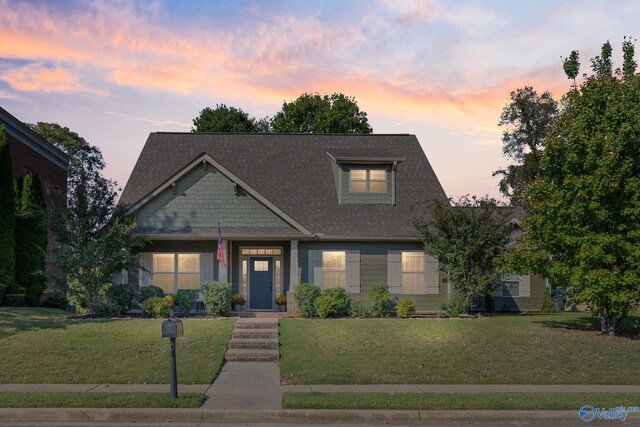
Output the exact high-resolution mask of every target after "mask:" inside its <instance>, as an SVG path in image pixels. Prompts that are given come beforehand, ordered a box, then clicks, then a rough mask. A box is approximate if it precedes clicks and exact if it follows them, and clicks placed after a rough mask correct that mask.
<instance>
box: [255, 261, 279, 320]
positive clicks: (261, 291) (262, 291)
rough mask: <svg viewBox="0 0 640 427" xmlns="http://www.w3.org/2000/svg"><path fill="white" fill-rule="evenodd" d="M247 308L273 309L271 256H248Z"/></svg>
mask: <svg viewBox="0 0 640 427" xmlns="http://www.w3.org/2000/svg"><path fill="white" fill-rule="evenodd" d="M249 266H250V267H249V309H251V310H272V309H273V298H274V297H273V258H270V257H251V258H249Z"/></svg>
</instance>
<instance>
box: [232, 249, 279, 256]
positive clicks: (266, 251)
mask: <svg viewBox="0 0 640 427" xmlns="http://www.w3.org/2000/svg"><path fill="white" fill-rule="evenodd" d="M241 254H242V255H276V256H280V255H282V249H278V248H268V249H242V250H241Z"/></svg>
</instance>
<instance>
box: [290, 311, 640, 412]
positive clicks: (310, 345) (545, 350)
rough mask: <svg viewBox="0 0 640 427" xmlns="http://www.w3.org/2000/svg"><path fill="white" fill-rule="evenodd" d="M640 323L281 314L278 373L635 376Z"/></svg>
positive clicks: (362, 378) (311, 380)
mask: <svg viewBox="0 0 640 427" xmlns="http://www.w3.org/2000/svg"><path fill="white" fill-rule="evenodd" d="M639 324H640V319H638V317H635V318H633V319H629V321H628V322H627V325H628V329H627V330H626V331H625V333H626V334H627V337H608V336H602V335H599V333H598V329H597V326H598V324H597V319H595V318H593V317H591V316H590V315H589V314H586V313H561V314H553V315H496V316H492V317H484V318H480V319H475V320H472V319H335V320H318V319H280V344H281V347H280V353H281V359H280V372H281V375H282V379H283V380H284V381H285V382H287V383H291V384H637V381H638V378H640V340H639V339H638V337H639V332H638V331H639V330H640V327H639V326H638V325H639ZM636 403H637V402H636Z"/></svg>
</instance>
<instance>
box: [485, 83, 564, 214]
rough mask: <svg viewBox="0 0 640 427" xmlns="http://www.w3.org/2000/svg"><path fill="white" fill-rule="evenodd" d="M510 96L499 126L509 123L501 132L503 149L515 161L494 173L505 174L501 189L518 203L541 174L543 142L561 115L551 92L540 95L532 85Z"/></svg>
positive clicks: (520, 202)
mask: <svg viewBox="0 0 640 427" xmlns="http://www.w3.org/2000/svg"><path fill="white" fill-rule="evenodd" d="M510 97H511V102H510V103H509V104H507V105H506V106H505V107H504V109H503V110H502V114H501V115H500V123H499V125H500V126H508V128H507V129H506V130H505V131H504V132H503V133H502V143H503V148H502V152H503V154H504V155H505V156H506V157H509V158H511V159H512V160H514V161H515V163H516V164H514V165H510V166H508V167H507V168H506V169H500V170H497V171H495V172H494V173H493V176H496V175H502V179H501V180H500V184H499V188H500V192H501V193H502V195H503V196H505V197H506V198H509V199H510V201H511V205H513V206H518V205H521V204H522V192H523V191H524V189H525V188H526V186H527V185H528V184H530V183H531V182H533V181H535V180H536V178H538V177H539V176H540V173H541V171H540V155H541V153H542V149H543V141H544V139H545V138H546V136H547V133H548V132H549V127H550V125H551V124H552V123H553V122H554V120H555V118H556V117H557V115H558V104H557V102H556V101H555V100H554V99H553V97H552V96H551V94H550V93H549V92H544V93H543V94H542V95H538V93H537V92H536V91H535V89H533V88H532V87H531V86H525V87H524V88H522V89H517V90H515V91H513V92H511V95H510Z"/></svg>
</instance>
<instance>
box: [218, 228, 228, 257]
mask: <svg viewBox="0 0 640 427" xmlns="http://www.w3.org/2000/svg"><path fill="white" fill-rule="evenodd" d="M216 260H218V263H220V264H222V265H225V266H226V263H225V261H224V248H223V247H222V231H220V227H218V254H217V255H216Z"/></svg>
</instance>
